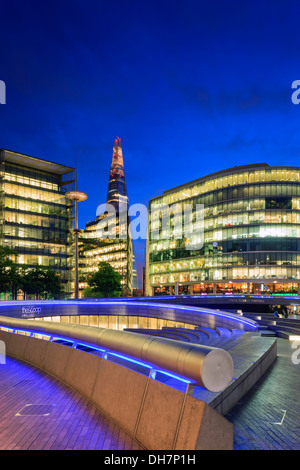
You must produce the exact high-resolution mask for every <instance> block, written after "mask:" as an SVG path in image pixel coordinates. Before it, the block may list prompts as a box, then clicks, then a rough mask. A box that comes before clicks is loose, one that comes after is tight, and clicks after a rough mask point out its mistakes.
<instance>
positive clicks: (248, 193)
mask: <svg viewBox="0 0 300 470" xmlns="http://www.w3.org/2000/svg"><path fill="white" fill-rule="evenodd" d="M265 196H267V197H273V196H274V197H275V196H276V197H278V196H287V197H294V196H300V184H287V183H281V184H257V185H247V186H237V187H232V188H226V189H219V190H217V191H213V192H210V193H205V194H203V195H201V196H197V197H193V198H192V199H189V198H187V197H184V198H181V199H180V198H178V199H174V201H170V202H167V201H168V198H167V197H163V198H157V199H155V200H152V201H151V210H152V207H155V206H156V205H157V204H168V205H170V204H174V203H180V201H184V202H185V203H188V202H193V204H204V205H209V204H217V203H218V202H222V201H228V200H231V199H245V198H254V197H258V198H259V197H265Z"/></svg>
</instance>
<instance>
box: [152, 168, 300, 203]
mask: <svg viewBox="0 0 300 470" xmlns="http://www.w3.org/2000/svg"><path fill="white" fill-rule="evenodd" d="M263 168H269V169H276V168H278V169H280V168H282V169H287V168H289V169H295V170H296V169H297V170H300V168H299V167H290V166H277V165H275V166H271V165H269V164H268V163H252V164H250V165H241V166H234V167H232V168H226V169H224V170H220V171H216V172H214V173H210V174H209V175H205V176H201V177H200V178H197V179H195V180H192V181H189V182H188V183H184V184H181V185H179V186H175V187H174V188H171V189H167V190H166V191H164V192H163V194H169V193H172V192H174V191H179V190H181V189H184V188H187V187H189V186H191V185H194V184H198V183H204V182H205V181H207V180H210V179H213V178H218V177H219V176H221V175H224V176H225V175H226V174H228V173H239V172H241V171H246V170H254V171H255V170H261V169H263ZM157 197H159V196H156V197H153V198H152V199H156V198H157Z"/></svg>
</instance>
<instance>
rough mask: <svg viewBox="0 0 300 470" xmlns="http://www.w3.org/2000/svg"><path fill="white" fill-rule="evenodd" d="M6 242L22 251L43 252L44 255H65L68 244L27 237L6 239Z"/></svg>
mask: <svg viewBox="0 0 300 470" xmlns="http://www.w3.org/2000/svg"><path fill="white" fill-rule="evenodd" d="M4 244H5V245H7V246H9V247H10V248H12V249H17V250H18V251H20V252H24V253H25V252H28V253H29V252H30V253H41V254H44V255H57V254H58V255H64V254H65V253H66V245H60V244H57V243H37V242H36V241H31V240H26V239H22V238H21V239H17V240H16V239H5V240H4Z"/></svg>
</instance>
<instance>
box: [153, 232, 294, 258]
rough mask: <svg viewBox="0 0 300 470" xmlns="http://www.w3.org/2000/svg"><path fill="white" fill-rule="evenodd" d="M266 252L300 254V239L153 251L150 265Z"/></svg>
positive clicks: (259, 240)
mask: <svg viewBox="0 0 300 470" xmlns="http://www.w3.org/2000/svg"><path fill="white" fill-rule="evenodd" d="M265 251H275V252H276V251H277V252H278V251H282V252H286V251H291V252H296V251H299V252H300V239H295V238H273V239H272V238H265V239H254V240H253V239H252V240H251V239H249V240H228V241H222V242H218V243H205V244H204V245H203V247H202V248H201V249H200V250H187V249H185V248H184V247H180V248H175V249H167V250H163V251H153V252H151V253H149V263H150V264H151V263H156V262H161V261H172V260H179V259H182V260H191V259H194V258H195V257H197V258H200V257H202V256H214V255H217V256H219V255H220V254H222V253H224V254H225V253H242V252H243V253H244V252H265Z"/></svg>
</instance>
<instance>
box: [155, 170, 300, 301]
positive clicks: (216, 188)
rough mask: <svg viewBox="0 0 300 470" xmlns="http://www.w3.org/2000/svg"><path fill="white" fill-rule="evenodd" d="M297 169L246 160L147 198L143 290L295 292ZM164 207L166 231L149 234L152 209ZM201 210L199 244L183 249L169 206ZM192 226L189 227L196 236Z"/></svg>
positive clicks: (299, 251) (299, 220)
mask: <svg viewBox="0 0 300 470" xmlns="http://www.w3.org/2000/svg"><path fill="white" fill-rule="evenodd" d="M299 181H300V168H298V167H283V166H280V167H279V166H278V167H275V166H269V165H268V164H264V163H262V164H253V165H246V166H239V167H234V168H230V169H227V170H224V171H219V172H216V173H213V174H211V175H208V176H205V177H202V178H199V179H197V180H195V181H192V182H190V183H187V184H183V185H181V186H179V187H176V188H173V189H170V190H167V191H165V192H164V193H163V194H162V195H161V196H158V197H156V198H153V199H151V201H150V202H149V224H148V226H149V234H148V241H147V251H146V284H147V286H146V287H147V291H146V293H147V295H160V294H181V293H185V294H201V293H253V294H255V293H261V292H274V293H300V289H299V283H300V183H299ZM159 204H161V205H167V206H168V207H169V208H170V218H169V220H170V231H169V234H168V236H165V237H164V230H163V228H162V227H163V216H161V217H160V218H159V219H158V220H156V221H155V223H157V224H158V226H159V227H158V233H159V235H160V237H157V236H156V237H153V236H151V233H150V232H151V229H150V228H151V223H153V220H151V217H152V218H153V207H157V205H159ZM174 204H177V207H178V205H179V207H181V208H183V207H184V206H185V204H190V205H192V207H193V208H195V206H196V205H197V204H199V205H203V207H204V219H203V221H202V224H203V226H202V227H201V228H203V245H202V246H201V248H199V249H195V250H193V249H186V243H187V240H186V238H185V237H184V236H183V237H181V238H178V237H176V236H175V233H174V229H173V227H174V217H175V216H176V214H175V213H174V211H172V205H174ZM199 228H200V227H199V226H198V227H197V226H195V227H194V232H195V234H197V230H199Z"/></svg>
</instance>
